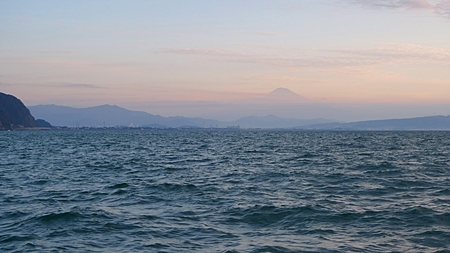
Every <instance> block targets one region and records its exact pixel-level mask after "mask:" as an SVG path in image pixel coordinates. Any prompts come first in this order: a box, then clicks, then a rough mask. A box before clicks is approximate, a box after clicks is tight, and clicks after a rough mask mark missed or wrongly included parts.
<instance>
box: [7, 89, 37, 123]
mask: <svg viewBox="0 0 450 253" xmlns="http://www.w3.org/2000/svg"><path fill="white" fill-rule="evenodd" d="M37 126H38V125H37V124H36V121H35V119H34V117H33V116H32V115H31V113H30V111H29V110H28V108H27V107H26V106H25V105H24V104H23V103H22V101H20V99H18V98H16V97H14V96H12V95H9V94H5V93H2V92H0V130H11V129H17V128H29V127H37Z"/></svg>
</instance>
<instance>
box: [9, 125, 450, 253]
mask: <svg viewBox="0 0 450 253" xmlns="http://www.w3.org/2000/svg"><path fill="white" fill-rule="evenodd" d="M449 175H450V132H305V131H251V130H248V131H247V130H241V131H237V130H233V131H217V130H216V131H213V130H144V131H140V130H129V131H125V130H124V131H114V130H109V131H101V130H95V131H48V132H0V182H1V183H0V203H1V208H0V249H1V250H2V251H7V252H51V251H55V252H57V251H59V252H392V251H394V252H448V251H449V250H450V241H449V238H450V188H449V186H450V177H449Z"/></svg>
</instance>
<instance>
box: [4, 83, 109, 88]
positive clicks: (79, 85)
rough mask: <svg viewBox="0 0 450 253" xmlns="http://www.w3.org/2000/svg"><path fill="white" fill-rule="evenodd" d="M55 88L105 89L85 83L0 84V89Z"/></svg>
mask: <svg viewBox="0 0 450 253" xmlns="http://www.w3.org/2000/svg"><path fill="white" fill-rule="evenodd" d="M17 86H25V87H54V88H55V87H56V88H83V89H107V88H106V87H102V86H98V85H95V84H86V83H43V84H42V83H3V82H0V87H17Z"/></svg>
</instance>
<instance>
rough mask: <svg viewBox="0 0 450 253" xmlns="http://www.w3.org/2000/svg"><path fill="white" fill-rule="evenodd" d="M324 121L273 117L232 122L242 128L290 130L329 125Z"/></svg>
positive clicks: (254, 117)
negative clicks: (299, 127) (297, 127)
mask: <svg viewBox="0 0 450 253" xmlns="http://www.w3.org/2000/svg"><path fill="white" fill-rule="evenodd" d="M330 122H332V121H330V120H326V119H284V118H279V117H277V116H274V115H268V116H264V117H257V116H249V117H245V118H241V119H238V120H236V121H234V122H232V125H236V126H237V125H238V126H240V127H243V128H255V127H257V128H292V127H294V126H306V125H312V124H321V123H322V124H323V123H330Z"/></svg>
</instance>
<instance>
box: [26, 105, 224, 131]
mask: <svg viewBox="0 0 450 253" xmlns="http://www.w3.org/2000/svg"><path fill="white" fill-rule="evenodd" d="M30 110H31V112H32V113H33V115H35V116H36V117H38V118H42V119H45V120H46V121H48V122H49V123H51V124H52V125H53V126H70V127H76V126H88V127H103V126H107V127H112V126H142V127H157V128H164V127H205V126H206V127H207V126H210V125H219V124H221V122H219V121H216V120H208V119H201V118H186V117H162V116H159V115H153V114H150V113H147V112H140V111H131V110H127V109H125V108H121V107H118V106H116V105H100V106H94V107H88V108H72V107H67V106H58V105H37V106H30Z"/></svg>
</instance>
